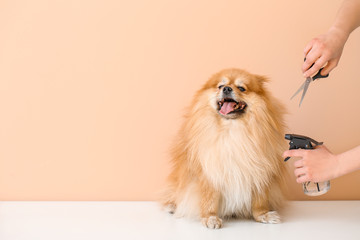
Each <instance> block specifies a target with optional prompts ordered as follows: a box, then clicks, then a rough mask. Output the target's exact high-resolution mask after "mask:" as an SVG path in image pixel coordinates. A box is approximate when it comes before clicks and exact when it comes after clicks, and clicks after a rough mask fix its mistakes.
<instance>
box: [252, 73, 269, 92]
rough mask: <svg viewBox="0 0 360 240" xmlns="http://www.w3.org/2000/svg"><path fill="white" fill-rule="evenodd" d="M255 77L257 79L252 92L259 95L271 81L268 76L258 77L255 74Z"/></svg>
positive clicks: (254, 81) (254, 80)
mask: <svg viewBox="0 0 360 240" xmlns="http://www.w3.org/2000/svg"><path fill="white" fill-rule="evenodd" d="M253 77H254V78H255V79H253V83H254V84H253V89H252V90H253V91H254V92H258V93H259V92H262V91H264V83H266V82H268V81H269V79H268V78H267V77H266V76H263V75H257V74H254V75H253Z"/></svg>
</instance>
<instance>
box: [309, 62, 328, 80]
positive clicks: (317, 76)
mask: <svg viewBox="0 0 360 240" xmlns="http://www.w3.org/2000/svg"><path fill="white" fill-rule="evenodd" d="M313 65H314V64H313ZM323 69H324V68H320V70H319V71H318V73H317V74H315V76H313V77H312V79H313V80H316V79H318V78H327V77H328V76H329V74H326V75H325V76H324V75H321V73H320V72H321V70H323Z"/></svg>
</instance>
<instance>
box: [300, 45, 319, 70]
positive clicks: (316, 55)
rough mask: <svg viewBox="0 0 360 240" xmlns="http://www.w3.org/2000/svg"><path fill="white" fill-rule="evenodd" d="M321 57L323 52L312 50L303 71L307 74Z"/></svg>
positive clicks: (307, 56)
mask: <svg viewBox="0 0 360 240" xmlns="http://www.w3.org/2000/svg"><path fill="white" fill-rule="evenodd" d="M320 57H321V52H320V51H317V50H316V49H314V48H312V49H311V50H310V52H309V53H308V55H306V60H305V61H304V64H303V67H302V71H303V72H304V73H305V72H306V71H308V70H309V68H310V66H311V65H312V64H313V63H315V61H317V60H318V59H319V58H320Z"/></svg>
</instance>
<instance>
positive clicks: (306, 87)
mask: <svg viewBox="0 0 360 240" xmlns="http://www.w3.org/2000/svg"><path fill="white" fill-rule="evenodd" d="M312 65H314V64H312ZM312 65H311V66H310V68H311V67H312ZM321 70H323V68H321V69H320V70H319V71H318V73H317V74H315V76H313V77H308V78H306V80H305V82H304V83H303V84H302V85H301V87H300V88H299V89H298V90H297V91H296V92H295V94H294V95H293V96H292V97H291V98H290V100H291V99H293V98H294V97H295V96H296V95H297V94H298V93H299V92H300V91H301V90H303V93H302V96H301V100H300V103H299V107H300V106H301V103H302V101H303V100H304V97H305V94H306V92H307V90H308V88H309V85H310V83H311V82H312V81H314V80H316V79H318V78H327V77H328V76H329V74H326V75H325V76H323V75H321V74H320V73H321Z"/></svg>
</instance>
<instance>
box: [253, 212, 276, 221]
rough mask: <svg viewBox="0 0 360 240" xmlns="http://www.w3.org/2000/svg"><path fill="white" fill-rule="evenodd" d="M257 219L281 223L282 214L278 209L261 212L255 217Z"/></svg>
mask: <svg viewBox="0 0 360 240" xmlns="http://www.w3.org/2000/svg"><path fill="white" fill-rule="evenodd" d="M255 220H256V221H258V222H262V223H281V221H280V215H279V214H278V213H277V212H276V211H270V212H266V213H264V214H261V215H259V216H257V217H255Z"/></svg>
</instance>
